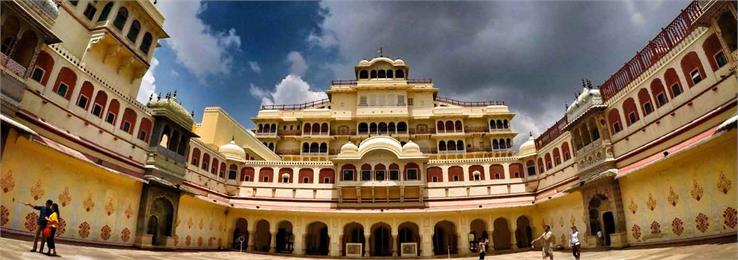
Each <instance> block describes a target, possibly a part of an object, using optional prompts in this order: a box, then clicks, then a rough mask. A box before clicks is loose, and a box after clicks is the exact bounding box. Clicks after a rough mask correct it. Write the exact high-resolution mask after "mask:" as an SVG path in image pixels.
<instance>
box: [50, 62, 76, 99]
mask: <svg viewBox="0 0 738 260" xmlns="http://www.w3.org/2000/svg"><path fill="white" fill-rule="evenodd" d="M75 84H77V74H74V72H73V71H72V70H71V69H69V68H67V67H64V68H62V69H61V70H60V71H59V75H58V76H57V77H56V83H54V88H53V91H54V93H56V94H57V95H59V96H62V97H64V98H66V99H67V100H69V98H70V97H71V96H72V92H74V86H75Z"/></svg>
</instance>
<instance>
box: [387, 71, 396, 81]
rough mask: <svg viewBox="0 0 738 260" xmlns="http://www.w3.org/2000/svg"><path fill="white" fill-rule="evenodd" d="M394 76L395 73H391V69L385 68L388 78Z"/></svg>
mask: <svg viewBox="0 0 738 260" xmlns="http://www.w3.org/2000/svg"><path fill="white" fill-rule="evenodd" d="M394 77H395V75H394V73H392V70H387V78H390V79H391V78H394Z"/></svg>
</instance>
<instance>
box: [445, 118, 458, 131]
mask: <svg viewBox="0 0 738 260" xmlns="http://www.w3.org/2000/svg"><path fill="white" fill-rule="evenodd" d="M446 131H447V132H449V133H453V132H455V131H456V129H454V122H453V121H446Z"/></svg>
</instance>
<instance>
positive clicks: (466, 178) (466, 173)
mask: <svg viewBox="0 0 738 260" xmlns="http://www.w3.org/2000/svg"><path fill="white" fill-rule="evenodd" d="M459 166H461V172H463V173H464V183H467V184H468V183H471V182H472V181H473V180H472V178H471V177H469V165H459ZM468 195H469V194H467V196H468Z"/></svg>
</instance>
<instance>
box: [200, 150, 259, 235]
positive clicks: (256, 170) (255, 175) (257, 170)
mask: <svg viewBox="0 0 738 260" xmlns="http://www.w3.org/2000/svg"><path fill="white" fill-rule="evenodd" d="M200 163H202V162H200ZM207 171H210V169H208V170H207ZM260 171H261V167H259V166H254V182H261V176H259V172H260ZM254 195H256V193H254ZM249 230H251V229H249Z"/></svg>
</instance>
